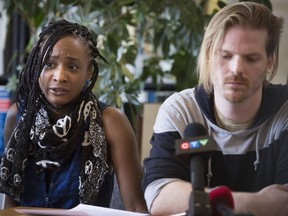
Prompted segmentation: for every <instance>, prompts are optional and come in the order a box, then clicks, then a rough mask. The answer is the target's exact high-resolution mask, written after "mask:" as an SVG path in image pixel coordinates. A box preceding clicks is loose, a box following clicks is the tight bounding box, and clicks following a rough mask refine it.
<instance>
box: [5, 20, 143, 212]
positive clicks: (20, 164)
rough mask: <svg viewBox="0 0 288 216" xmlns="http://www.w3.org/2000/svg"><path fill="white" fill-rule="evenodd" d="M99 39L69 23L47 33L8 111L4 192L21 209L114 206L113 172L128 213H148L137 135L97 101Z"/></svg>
mask: <svg viewBox="0 0 288 216" xmlns="http://www.w3.org/2000/svg"><path fill="white" fill-rule="evenodd" d="M96 45H97V44H96V41H95V40H94V38H93V35H92V34H91V32H89V31H88V29H87V28H86V27H84V26H81V25H79V24H76V23H70V22H68V21H65V20H60V21H56V22H51V23H49V25H48V26H47V27H45V28H43V29H42V33H41V34H40V35H39V40H38V43H37V45H36V46H35V47H34V48H33V50H32V51H31V53H30V55H29V57H28V61H27V64H26V66H25V68H24V70H23V72H22V73H21V76H20V83H19V90H18V92H17V103H15V104H14V105H12V106H11V108H10V110H9V111H8V113H7V117H6V122H5V130H4V139H5V140H4V141H5V143H7V145H6V148H5V153H4V158H3V160H2V162H1V167H0V168H1V176H0V188H1V190H2V191H1V192H3V193H5V194H7V195H8V196H9V197H11V198H12V199H13V200H14V201H16V202H18V205H19V204H20V205H21V206H37V207H53V208H72V207H74V206H76V205H78V204H79V203H85V204H90V205H98V206H104V207H108V206H109V203H110V199H111V194H112V191H113V173H114V170H115V173H116V176H117V179H118V182H119V188H120V192H121V196H122V200H123V203H124V206H125V209H126V210H129V211H138V212H147V209H146V205H145V202H144V198H143V193H142V189H141V178H142V169H141V164H140V161H139V158H138V154H137V149H136V141H135V135H134V133H133V129H132V128H131V125H130V123H129V121H128V119H127V118H126V116H125V115H124V114H123V113H122V112H121V111H120V110H118V109H116V108H113V107H111V106H108V105H106V104H104V103H102V102H100V101H98V99H97V98H96V97H95V96H94V95H93V93H92V89H93V87H94V84H95V82H96V79H97V76H98V65H97V63H96V61H95V59H96V58H98V57H100V58H102V59H103V60H104V58H103V57H102V56H101V55H100V54H99V52H98V50H97V47H96Z"/></svg>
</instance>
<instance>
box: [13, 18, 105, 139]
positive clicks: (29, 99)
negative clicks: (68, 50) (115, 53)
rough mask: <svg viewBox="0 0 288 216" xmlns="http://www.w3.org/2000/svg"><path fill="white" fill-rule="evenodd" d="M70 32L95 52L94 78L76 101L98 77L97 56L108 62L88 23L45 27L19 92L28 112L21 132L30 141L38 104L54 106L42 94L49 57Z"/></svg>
mask: <svg viewBox="0 0 288 216" xmlns="http://www.w3.org/2000/svg"><path fill="white" fill-rule="evenodd" d="M66 35H73V36H75V37H76V38H79V39H81V40H83V42H84V43H86V44H87V47H88V50H89V51H90V54H91V62H90V67H91V78H90V82H89V85H88V86H87V88H85V90H84V91H83V92H82V94H81V96H80V98H79V99H78V100H77V101H76V102H78V101H79V100H81V99H83V98H85V97H86V96H87V95H88V94H90V93H91V91H92V89H93V87H94V85H95V83H96V80H97V77H98V64H97V62H96V58H97V57H100V58H101V59H103V60H104V61H105V62H106V60H105V59H104V58H103V57H102V56H101V55H100V53H99V51H98V49H97V42H96V39H95V38H96V37H95V35H93V34H92V33H91V32H90V31H89V30H88V28H87V27H85V26H83V25H79V24H77V23H71V22H68V21H66V20H58V21H53V22H50V23H49V24H48V26H46V27H43V28H42V32H41V33H40V34H39V40H38V41H37V44H36V46H35V47H34V48H33V49H32V50H31V52H30V54H29V56H28V59H27V63H26V64H25V67H24V69H23V71H22V72H21V74H20V81H19V87H18V91H17V95H16V100H17V106H18V110H19V112H20V115H21V116H22V115H23V114H24V113H25V120H24V124H22V125H23V128H22V130H20V131H21V132H20V133H21V134H19V138H20V139H24V140H23V141H27V139H28V138H29V132H30V129H31V126H32V121H31V120H32V119H34V115H35V113H36V112H37V110H38V109H39V106H38V105H40V104H41V106H44V107H46V108H49V109H53V108H54V107H53V106H52V105H51V104H49V102H48V101H47V99H46V98H45V97H44V95H43V94H42V91H41V89H40V86H39V83H38V79H39V77H40V74H41V72H42V70H43V68H44V66H45V65H46V63H47V61H48V60H49V57H50V55H51V53H52V49H53V47H54V45H55V44H56V43H57V42H58V41H59V40H60V39H61V38H62V37H63V36H66ZM24 137H25V138H24Z"/></svg>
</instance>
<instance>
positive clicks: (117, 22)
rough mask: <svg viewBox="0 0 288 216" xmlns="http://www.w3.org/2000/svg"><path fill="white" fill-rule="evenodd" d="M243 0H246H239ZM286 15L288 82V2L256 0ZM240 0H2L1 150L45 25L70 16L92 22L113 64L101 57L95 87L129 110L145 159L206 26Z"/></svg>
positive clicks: (186, 78) (283, 50)
mask: <svg viewBox="0 0 288 216" xmlns="http://www.w3.org/2000/svg"><path fill="white" fill-rule="evenodd" d="M239 1H240V0H239ZM254 1H256V2H261V3H263V4H265V5H267V6H268V7H269V8H271V9H272V11H273V12H274V13H275V14H276V15H279V16H282V17H284V19H285V20H286V23H285V29H284V32H283V36H282V40H281V45H280V64H279V70H278V74H277V75H276V77H275V78H274V80H273V82H274V83H283V84H286V83H287V68H288V61H287V60H286V59H287V57H288V1H287V0H258V1H257V0H254ZM233 2H238V0H233V1H232V0H226V1H225V0H221V1H217V0H177V1H175V0H157V1H155V0H117V1H116V0H50V1H49V0H0V9H1V10H0V11H1V12H0V15H1V17H0V27H1V31H0V129H1V130H0V151H3V127H4V121H5V116H6V111H7V109H8V108H9V106H10V104H11V103H13V100H14V93H15V90H16V88H17V83H18V76H19V73H20V71H21V70H22V68H23V65H24V64H25V60H26V57H27V54H28V53H29V51H30V50H31V48H32V46H33V44H34V42H35V41H36V40H37V38H38V34H39V32H40V30H41V28H42V27H43V26H45V25H47V23H48V22H49V21H51V20H57V19H62V18H64V19H67V20H69V21H71V22H78V23H81V24H83V25H85V26H87V27H88V28H89V29H91V30H92V31H93V32H94V34H95V36H97V38H98V47H99V50H100V52H101V54H102V55H103V56H104V57H105V58H106V59H107V61H108V62H109V64H106V63H104V62H102V61H101V60H99V61H98V63H99V66H100V74H99V78H98V82H97V84H96V86H95V89H94V93H95V94H96V95H97V96H98V97H99V98H100V100H103V101H104V102H106V103H109V104H111V105H114V106H116V107H118V108H120V109H122V110H123V111H124V112H125V113H126V114H127V116H128V117H129V119H130V121H131V124H132V126H133V128H134V130H135V132H136V136H137V140H138V143H139V154H141V158H144V157H145V156H146V155H147V154H148V151H149V139H150V137H151V134H152V127H153V124H154V120H155V116H156V114H157V110H158V107H159V105H160V104H161V103H162V102H163V101H164V100H165V99H166V98H167V97H168V96H169V95H171V94H172V93H174V92H175V91H180V90H182V89H184V88H190V87H193V86H194V85H196V84H197V77H196V75H195V61H196V58H197V56H198V49H199V46H200V44H201V40H202V36H203V32H204V29H205V26H206V25H207V23H208V22H209V20H210V19H211V17H212V16H213V14H214V13H215V12H217V11H218V10H219V9H220V8H222V7H224V6H225V5H226V4H231V3H233Z"/></svg>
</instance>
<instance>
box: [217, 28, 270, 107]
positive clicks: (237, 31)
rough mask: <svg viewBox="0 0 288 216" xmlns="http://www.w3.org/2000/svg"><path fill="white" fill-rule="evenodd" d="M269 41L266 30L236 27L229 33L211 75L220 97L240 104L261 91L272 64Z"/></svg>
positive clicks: (228, 31)
mask: <svg viewBox="0 0 288 216" xmlns="http://www.w3.org/2000/svg"><path fill="white" fill-rule="evenodd" d="M267 37H268V36H267V32H266V30H265V29H260V30H259V29H257V30H255V29H247V28H242V27H240V26H234V27H231V28H230V29H228V30H227V32H226V34H225V36H224V38H223V42H222V44H221V46H220V49H219V51H218V52H217V54H216V57H215V64H214V69H213V70H212V72H211V81H212V83H213V86H214V93H215V95H216V96H217V97H222V98H223V99H224V100H227V101H229V102H232V103H240V102H242V101H244V100H247V99H248V100H249V98H253V96H254V95H255V94H257V93H259V92H260V91H261V89H262V84H263V81H264V79H265V77H266V73H267V68H269V67H270V66H271V64H272V58H271V57H268V56H267V53H266V41H267Z"/></svg>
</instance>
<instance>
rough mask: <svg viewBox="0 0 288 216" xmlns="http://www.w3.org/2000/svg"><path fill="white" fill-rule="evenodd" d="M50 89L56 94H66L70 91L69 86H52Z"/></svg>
mask: <svg viewBox="0 0 288 216" xmlns="http://www.w3.org/2000/svg"><path fill="white" fill-rule="evenodd" d="M49 91H50V92H51V93H53V94H55V95H65V94H67V93H68V92H69V90H68V89H67V88H63V87H50V88H49Z"/></svg>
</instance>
